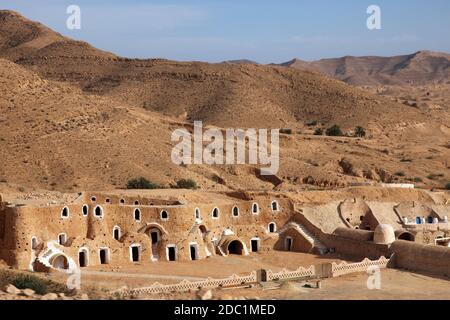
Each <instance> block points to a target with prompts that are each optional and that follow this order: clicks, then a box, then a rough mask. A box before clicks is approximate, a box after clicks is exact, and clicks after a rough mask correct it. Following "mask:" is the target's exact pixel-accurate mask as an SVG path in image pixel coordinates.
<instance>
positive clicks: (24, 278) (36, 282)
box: [12, 274, 48, 295]
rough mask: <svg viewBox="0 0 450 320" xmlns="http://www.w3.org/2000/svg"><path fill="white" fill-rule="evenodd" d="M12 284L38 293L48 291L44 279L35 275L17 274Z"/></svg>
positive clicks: (41, 293)
mask: <svg viewBox="0 0 450 320" xmlns="http://www.w3.org/2000/svg"><path fill="white" fill-rule="evenodd" d="M12 284H13V285H14V286H15V287H16V288H18V289H31V290H34V292H36V293H37V294H40V295H43V294H46V293H47V292H48V288H47V283H46V281H45V280H42V279H40V278H38V277H35V276H30V275H23V274H21V275H18V276H17V277H16V278H14V280H13V282H12Z"/></svg>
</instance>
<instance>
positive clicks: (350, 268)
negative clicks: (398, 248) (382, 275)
mask: <svg viewBox="0 0 450 320" xmlns="http://www.w3.org/2000/svg"><path fill="white" fill-rule="evenodd" d="M388 263H389V259H386V258H385V257H381V258H380V259H378V260H374V261H372V260H370V259H367V258H366V259H364V260H363V261H361V262H357V263H347V262H341V263H339V264H338V263H336V262H333V263H332V264H331V272H332V276H333V277H339V276H342V275H345V274H350V273H359V272H367V270H368V269H369V268H370V267H379V268H380V269H383V268H386V267H387V265H388Z"/></svg>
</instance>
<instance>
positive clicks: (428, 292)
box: [214, 269, 450, 300]
mask: <svg viewBox="0 0 450 320" xmlns="http://www.w3.org/2000/svg"><path fill="white" fill-rule="evenodd" d="M367 280H368V275H367V274H363V273H362V274H353V275H347V276H344V277H340V278H333V279H326V280H322V288H321V289H317V288H315V281H311V282H310V284H311V285H312V287H313V288H304V287H303V285H304V284H305V283H290V285H282V286H281V288H279V289H273V290H267V289H260V288H252V289H240V290H235V291H233V292H232V295H233V296H235V297H246V298H249V299H252V298H259V299H283V300H291V299H293V300H416V299H417V300H449V299H450V281H449V279H439V278H432V277H429V276H425V275H420V274H414V273H409V272H406V271H401V270H394V269H384V270H382V271H381V287H380V289H379V290H369V289H368V288H367ZM230 293H231V291H230V292H226V290H223V291H220V292H219V291H217V292H216V294H215V296H214V298H220V297H222V296H224V295H229V294H230Z"/></svg>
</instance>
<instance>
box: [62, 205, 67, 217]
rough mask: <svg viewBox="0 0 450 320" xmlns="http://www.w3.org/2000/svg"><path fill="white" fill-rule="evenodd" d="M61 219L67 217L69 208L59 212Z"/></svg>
mask: <svg viewBox="0 0 450 320" xmlns="http://www.w3.org/2000/svg"><path fill="white" fill-rule="evenodd" d="M61 217H62V218H68V217H69V208H67V207H64V208H62V210H61Z"/></svg>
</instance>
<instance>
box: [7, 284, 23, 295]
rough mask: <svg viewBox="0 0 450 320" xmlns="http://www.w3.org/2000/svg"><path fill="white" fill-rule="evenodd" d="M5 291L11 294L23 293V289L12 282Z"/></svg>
mask: <svg viewBox="0 0 450 320" xmlns="http://www.w3.org/2000/svg"><path fill="white" fill-rule="evenodd" d="M5 291H6V292H7V293H9V294H21V293H22V290H20V289H17V288H16V287H15V286H13V285H12V284H8V285H7V286H6V288H5Z"/></svg>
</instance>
